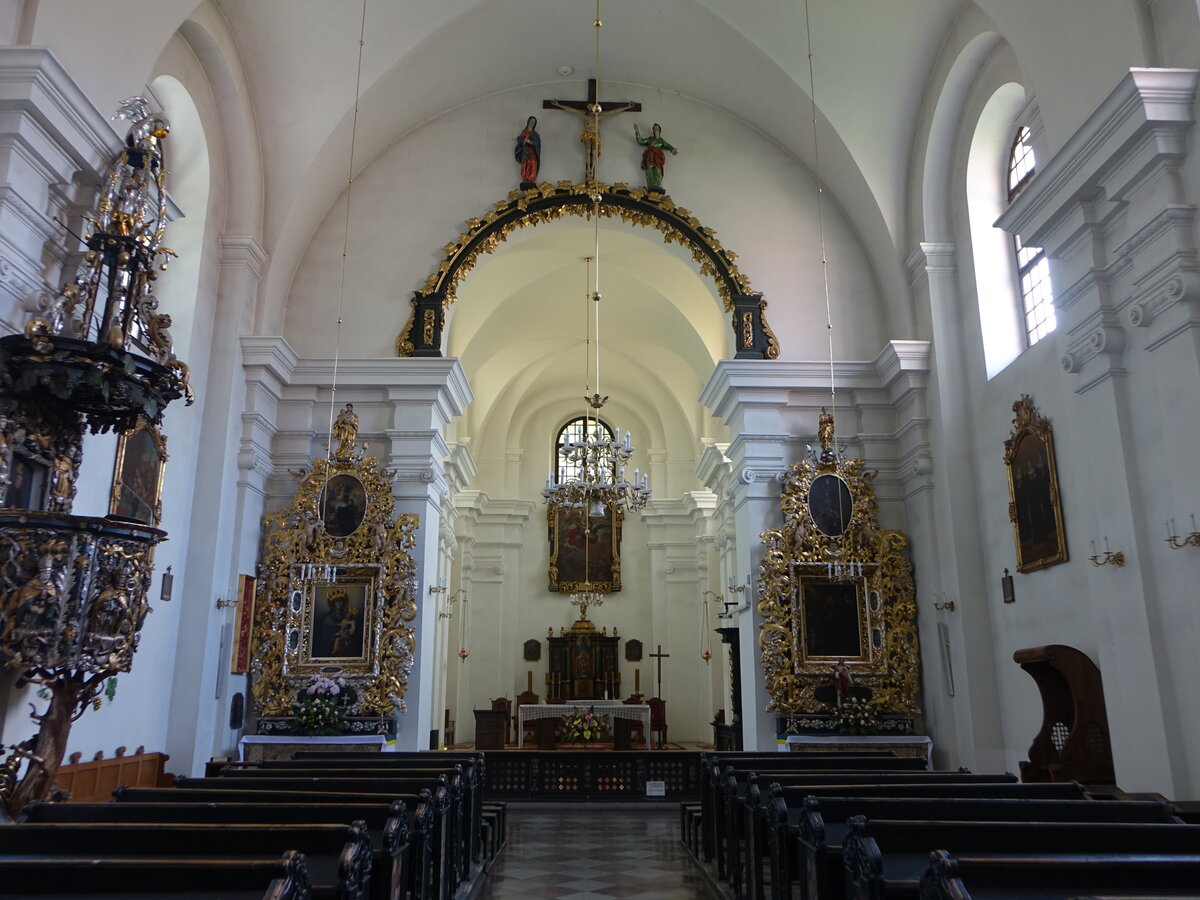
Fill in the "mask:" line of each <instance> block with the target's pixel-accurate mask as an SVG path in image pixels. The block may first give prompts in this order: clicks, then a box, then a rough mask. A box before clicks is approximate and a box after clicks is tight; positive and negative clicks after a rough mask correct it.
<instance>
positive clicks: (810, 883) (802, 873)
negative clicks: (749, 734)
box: [767, 784, 1179, 900]
mask: <svg viewBox="0 0 1200 900" xmlns="http://www.w3.org/2000/svg"><path fill="white" fill-rule="evenodd" d="M767 802H768V806H769V810H768V813H767V816H768V832H767V855H768V859H769V870H770V876H771V877H770V883H771V897H772V898H773V900H790V898H791V897H792V896H793V891H792V883H793V882H794V881H797V880H798V881H799V883H800V886H801V891H800V894H801V896H802V897H809V896H813V895H817V894H820V893H829V892H830V890H831V888H829V885H830V884H840V883H841V882H842V881H843V880H844V875H843V869H844V864H843V860H842V849H841V848H842V840H843V838H844V837H845V835H846V831H847V825H846V821H847V820H848V819H849V818H850V817H851V816H856V815H864V816H866V817H867V818H868V819H873V818H879V819H901V818H905V819H923V820H931V821H949V822H969V821H988V822H1016V821H1026V820H1030V821H1038V822H1077V823H1078V822H1114V823H1118V822H1145V823H1159V824H1167V823H1172V822H1178V821H1179V820H1178V819H1177V818H1175V817H1174V816H1173V815H1172V814H1171V813H1172V807H1171V806H1170V805H1169V804H1167V803H1165V802H1161V801H1137V800H1038V799H1012V798H968V797H942V798H936V797H903V798H900V797H862V796H858V797H856V796H847V797H835V796H823V797H820V798H818V797H816V796H813V795H811V794H810V795H807V796H805V797H804V798H803V799H802V800H801V801H800V802H797V797H796V795H795V794H792V793H791V792H785V791H784V790H783V789H782V788H781V787H780V786H779V785H777V784H775V785H772V786H771V788H770V790H769V792H768V801H767Z"/></svg>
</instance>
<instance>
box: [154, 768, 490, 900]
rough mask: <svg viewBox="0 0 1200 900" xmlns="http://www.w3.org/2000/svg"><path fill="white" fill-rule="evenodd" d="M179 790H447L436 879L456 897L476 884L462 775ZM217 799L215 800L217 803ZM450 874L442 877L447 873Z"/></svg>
mask: <svg viewBox="0 0 1200 900" xmlns="http://www.w3.org/2000/svg"><path fill="white" fill-rule="evenodd" d="M175 783H176V785H177V786H178V788H179V789H184V790H197V791H212V792H220V791H229V790H246V791H275V792H287V793H293V794H309V793H337V794H355V793H359V794H361V793H378V794H388V795H392V796H395V797H403V796H407V795H411V794H414V793H419V792H420V791H421V790H426V789H430V788H431V787H432V786H437V787H439V788H441V789H442V793H441V794H440V795H436V796H438V797H440V798H441V800H440V802H441V808H440V809H438V810H436V811H437V812H438V813H439V815H438V816H437V821H438V822H439V823H440V825H441V827H440V828H439V829H438V830H437V833H436V834H435V835H434V840H435V846H434V855H433V860H434V864H435V875H436V877H437V879H438V883H439V884H442V885H443V888H446V886H447V885H448V886H449V887H448V889H449V891H450V892H451V893H453V892H454V890H456V889H457V886H458V885H459V884H460V883H462V882H464V881H468V880H469V879H470V878H471V875H472V872H471V859H470V857H469V856H467V855H466V854H464V852H463V848H464V846H466V847H469V846H470V843H469V841H464V838H463V835H464V834H465V833H467V832H465V831H464V829H468V828H470V829H477V828H478V827H479V824H478V821H477V820H475V819H474V816H473V815H472V816H471V817H470V818H468V815H467V812H468V811H467V810H466V808H465V804H466V801H465V793H464V789H463V778H462V774H461V773H459V772H454V773H452V774H451V776H450V777H449V778H447V776H446V775H445V774H435V773H432V772H431V773H429V774H428V775H427V776H424V777H401V776H400V775H399V774H398V773H396V774H391V773H389V774H388V775H387V776H386V777H370V778H364V777H359V776H352V777H350V776H347V777H324V776H311V777H301V776H291V775H278V776H267V775H263V774H261V773H257V772H253V771H251V772H245V773H240V774H239V775H237V776H235V775H234V773H230V774H229V775H227V776H225V777H221V778H189V777H186V776H181V777H179V778H176V779H175ZM214 799H215V798H214ZM443 867H445V868H446V869H447V870H448V872H447V873H446V874H445V875H444V876H443V872H442V868H443Z"/></svg>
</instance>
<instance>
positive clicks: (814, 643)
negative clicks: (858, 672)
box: [792, 577, 872, 672]
mask: <svg viewBox="0 0 1200 900" xmlns="http://www.w3.org/2000/svg"><path fill="white" fill-rule="evenodd" d="M868 587H869V586H868V579H866V578H859V579H855V580H852V581H831V580H829V579H828V578H820V577H816V578H814V577H806V578H799V579H797V581H796V598H795V603H796V612H795V615H794V616H793V620H792V621H793V623H794V625H793V627H794V628H796V629H798V631H799V633H798V634H797V635H796V647H797V650H798V653H797V654H796V663H797V670H798V671H800V670H802V669H803V668H804V667H805V666H807V665H813V664H815V665H817V666H818V667H819V668H820V669H821V670H822V672H824V671H825V670H827V669H828V668H829V665H830V664H831V663H835V662H839V661H840V662H856V663H870V662H871V661H872V652H871V651H872V647H871V630H872V621H871V619H872V615H871V613H872V610H871V605H870V604H869V603H868V602H867V596H868V593H869V590H868Z"/></svg>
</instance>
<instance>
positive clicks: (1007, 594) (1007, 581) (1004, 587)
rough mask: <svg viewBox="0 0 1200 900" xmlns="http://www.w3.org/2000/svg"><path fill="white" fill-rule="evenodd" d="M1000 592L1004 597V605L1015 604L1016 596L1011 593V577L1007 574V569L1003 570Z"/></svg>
mask: <svg viewBox="0 0 1200 900" xmlns="http://www.w3.org/2000/svg"><path fill="white" fill-rule="evenodd" d="M1000 591H1001V593H1002V594H1003V595H1004V602H1005V603H1016V602H1017V595H1016V593H1015V592H1014V591H1013V577H1012V576H1011V575H1009V574H1008V569H1005V570H1004V577H1002V578H1001V579H1000Z"/></svg>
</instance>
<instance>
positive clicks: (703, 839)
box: [681, 750, 924, 861]
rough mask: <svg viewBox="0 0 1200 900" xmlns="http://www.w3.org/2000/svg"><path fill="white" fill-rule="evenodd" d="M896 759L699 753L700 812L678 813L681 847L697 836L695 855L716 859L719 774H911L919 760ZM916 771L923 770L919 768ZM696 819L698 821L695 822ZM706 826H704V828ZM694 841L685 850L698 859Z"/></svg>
mask: <svg viewBox="0 0 1200 900" xmlns="http://www.w3.org/2000/svg"><path fill="white" fill-rule="evenodd" d="M896 759H898V757H897V756H896V755H895V753H894V752H893V751H891V750H878V751H874V750H872V751H866V752H860V751H854V752H852V753H851V752H841V751H828V752H815V753H805V754H803V755H796V756H792V755H790V754H785V753H769V754H768V753H752V752H742V753H702V754H700V761H699V778H698V781H699V784H700V785H701V791H700V809H699V810H698V811H695V810H694V804H690V806H692V807H693V809H681V837H682V838H683V840H684V842H685V843H689V838H688V834H687V833H688V832H692V833H693V834H698V836H699V844H698V847H699V851H700V853H702V854H703V857H704V859H705V860H706V861H711V860H712V859H713V858H714V856H715V855H716V852H717V851H716V835H715V832H714V830H713V827H712V826H713V822H714V821H715V819H716V815H717V807H718V805H719V802H720V801H719V799H718V795H719V794H720V792H721V791H722V790H723V781H724V779H723V773H724V771H725V770H726V769H727V768H730V767H732V768H733V770H734V771H741V772H748V771H753V770H756V769H760V768H762V769H771V770H772V771H776V770H778V769H779V768H784V769H786V770H789V771H790V770H795V771H813V770H817V769H830V770H835V771H844V770H846V769H870V770H879V769H888V770H891V769H893V767H894V768H895V769H899V770H912V769H914V768H916V767H917V765H916V764H917V763H919V762H920V761H919V760H911V759H910V760H906V761H905V762H903V763H897V762H895V760H896ZM920 768H924V765H921V766H920ZM697 817H698V820H699V821H697ZM706 823H707V824H706ZM696 846H697V844H696V843H695V838H694V837H693V838H692V839H691V843H690V844H689V849H691V850H692V853H693V855H695V856H696V857H697V859H699V858H700V856H699V854H698V853H697V852H696V849H695V848H696Z"/></svg>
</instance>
